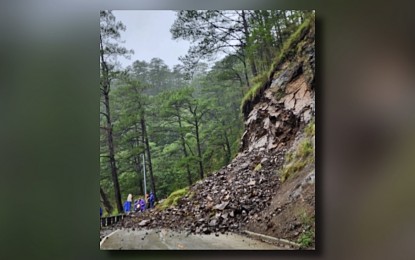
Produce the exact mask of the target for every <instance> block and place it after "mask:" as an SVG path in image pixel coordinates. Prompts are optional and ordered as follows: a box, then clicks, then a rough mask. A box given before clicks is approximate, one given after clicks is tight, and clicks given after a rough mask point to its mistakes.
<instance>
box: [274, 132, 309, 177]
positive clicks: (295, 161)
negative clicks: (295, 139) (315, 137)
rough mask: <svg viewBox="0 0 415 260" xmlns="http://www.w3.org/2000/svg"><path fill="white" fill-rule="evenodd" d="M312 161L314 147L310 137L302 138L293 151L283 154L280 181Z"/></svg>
mask: <svg viewBox="0 0 415 260" xmlns="http://www.w3.org/2000/svg"><path fill="white" fill-rule="evenodd" d="M312 162H314V147H313V144H312V143H311V140H310V138H304V139H303V140H302V141H301V142H300V143H299V144H298V146H297V149H296V151H295V152H294V153H291V152H288V153H286V154H285V163H284V166H283V167H282V169H281V170H280V173H279V174H280V180H281V182H285V181H286V180H287V179H288V178H289V177H290V176H293V175H294V174H295V173H297V172H299V171H301V170H302V169H303V168H304V167H305V166H306V165H307V164H309V163H312Z"/></svg>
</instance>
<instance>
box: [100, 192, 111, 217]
mask: <svg viewBox="0 0 415 260" xmlns="http://www.w3.org/2000/svg"><path fill="white" fill-rule="evenodd" d="M99 192H100V194H101V202H102V205H104V208H105V211H107V212H108V214H111V213H112V210H113V208H112V205H111V203H110V201H109V200H108V196H107V194H105V192H104V190H103V189H102V188H101V187H99Z"/></svg>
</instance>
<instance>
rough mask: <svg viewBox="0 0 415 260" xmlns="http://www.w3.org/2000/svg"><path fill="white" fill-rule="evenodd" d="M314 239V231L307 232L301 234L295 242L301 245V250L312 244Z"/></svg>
mask: <svg viewBox="0 0 415 260" xmlns="http://www.w3.org/2000/svg"><path fill="white" fill-rule="evenodd" d="M314 239H315V234H314V231H312V230H307V231H305V232H303V233H301V235H300V237H299V238H298V240H297V243H298V244H300V245H301V248H307V247H309V246H311V245H312V244H313V242H314Z"/></svg>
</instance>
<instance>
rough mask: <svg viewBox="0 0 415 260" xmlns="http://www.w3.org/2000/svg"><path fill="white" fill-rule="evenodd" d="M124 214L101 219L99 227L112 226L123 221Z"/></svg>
mask: <svg viewBox="0 0 415 260" xmlns="http://www.w3.org/2000/svg"><path fill="white" fill-rule="evenodd" d="M124 217H125V214H119V215H116V216H109V217H103V218H101V227H107V226H110V225H114V224H115V223H117V222H118V221H120V220H122V219H124Z"/></svg>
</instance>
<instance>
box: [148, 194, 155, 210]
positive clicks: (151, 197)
mask: <svg viewBox="0 0 415 260" xmlns="http://www.w3.org/2000/svg"><path fill="white" fill-rule="evenodd" d="M154 200H155V197H154V193H153V192H150V198H149V201H150V208H151V209H152V208H153V207H154Z"/></svg>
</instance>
